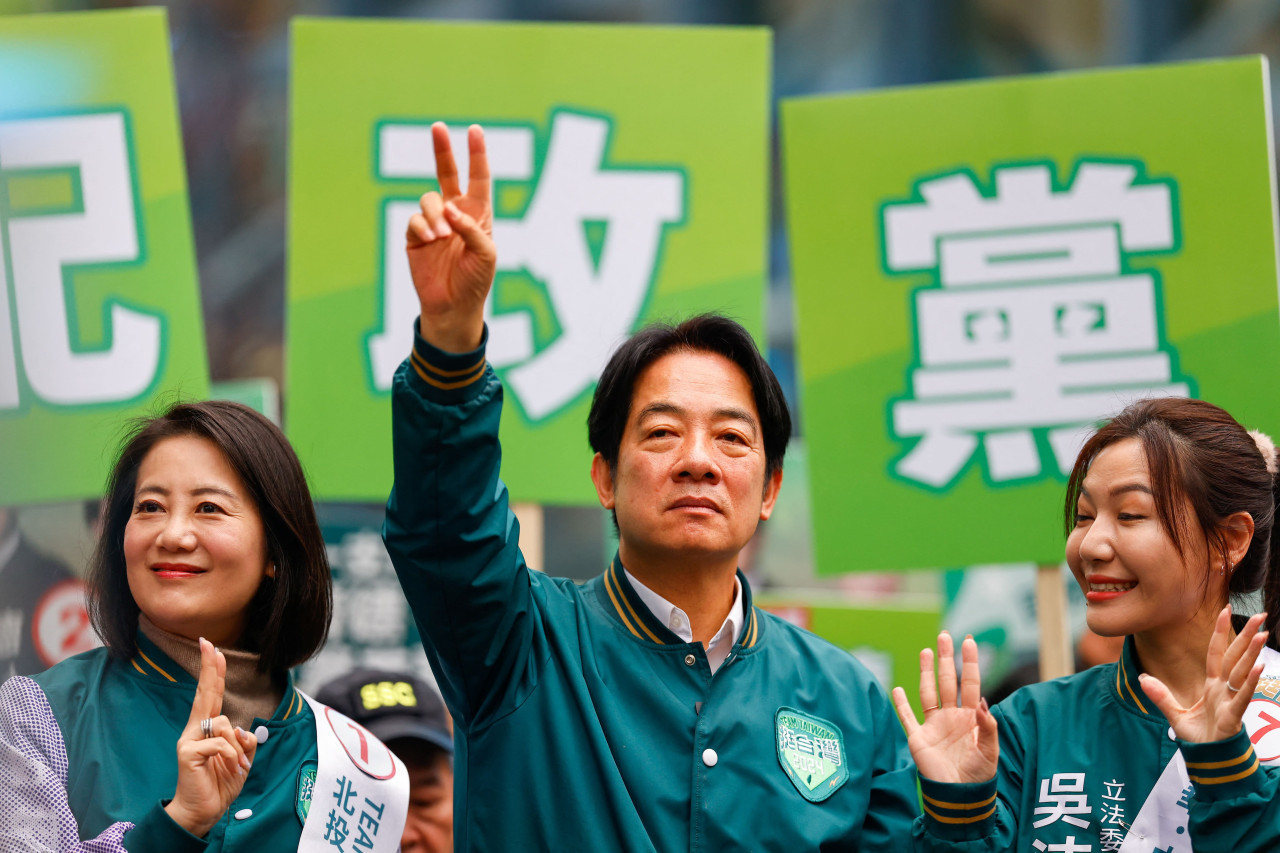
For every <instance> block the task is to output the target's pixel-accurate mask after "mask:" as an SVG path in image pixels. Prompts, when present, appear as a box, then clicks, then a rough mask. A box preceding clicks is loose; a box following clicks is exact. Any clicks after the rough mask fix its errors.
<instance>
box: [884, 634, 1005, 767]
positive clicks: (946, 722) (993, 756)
mask: <svg viewBox="0 0 1280 853" xmlns="http://www.w3.org/2000/svg"><path fill="white" fill-rule="evenodd" d="M957 693H958V695H957ZM957 699H958V700H959V701H957ZM920 702H921V704H922V705H924V723H923V724H922V723H919V722H917V721H916V714H915V711H913V710H912V709H911V704H910V703H909V702H908V701H907V693H906V691H905V690H903V689H902V688H901V687H895V688H893V704H894V705H895V706H896V707H897V709H898V719H900V720H901V721H902V727H903V728H904V729H905V730H906V732H907V746H908V747H910V748H911V757H912V758H913V759H915V762H916V767H917V768H918V769H919V771H920V775H921V776H924V777H926V778H928V779H932V780H934V781H935V782H986V781H987V780H989V779H992V778H994V777H995V775H996V765H997V764H998V763H999V760H1000V741H999V738H998V736H997V734H996V718H995V717H993V716H992V715H991V710H990V709H989V708H988V707H987V700H986V699H983V698H982V677H981V674H980V673H979V671H978V644H977V643H975V642H974V641H973V638H972V637H966V638H965V640H964V643H963V644H962V645H961V671H960V687H959V691H957V690H956V662H955V646H954V644H953V643H952V641H951V635H950V634H948V633H947V632H946V631H943V632H942V633H941V634H939V635H938V671H937V675H936V678H935V675H934V666H933V650H932V649H924V650H922V651H921V652H920Z"/></svg>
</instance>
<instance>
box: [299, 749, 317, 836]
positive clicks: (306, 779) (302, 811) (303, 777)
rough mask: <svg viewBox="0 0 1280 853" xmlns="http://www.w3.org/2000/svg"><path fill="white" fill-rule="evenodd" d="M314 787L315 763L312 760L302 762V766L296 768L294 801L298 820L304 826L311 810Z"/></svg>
mask: <svg viewBox="0 0 1280 853" xmlns="http://www.w3.org/2000/svg"><path fill="white" fill-rule="evenodd" d="M315 789H316V763H315V762H314V761H307V762H304V763H303V765H302V767H300V768H298V796H297V799H296V800H295V801H294V807H295V810H296V811H297V812H298V820H300V821H302V824H303V826H306V823H307V815H308V814H309V813H310V812H311V796H312V794H313V793H314V792H315Z"/></svg>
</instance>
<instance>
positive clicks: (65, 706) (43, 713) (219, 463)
mask: <svg viewBox="0 0 1280 853" xmlns="http://www.w3.org/2000/svg"><path fill="white" fill-rule="evenodd" d="M331 595H332V592H331V583H330V577H329V565H328V560H327V558H326V555H325V547H324V540H323V538H322V536H321V534H320V529H319V526H318V525H317V523H316V518H315V511H314V508H313V506H312V503H311V498H310V494H309V492H308V489H307V484H306V479H305V477H304V475H303V473H302V468H301V466H300V465H299V464H298V460H297V457H296V456H295V455H294V453H293V449H292V448H291V447H290V446H289V443H288V441H287V440H286V439H285V437H284V435H283V434H282V433H281V432H280V430H279V429H277V428H276V427H275V426H274V425H273V424H271V423H270V422H269V421H267V420H266V419H265V418H263V417H262V416H260V415H258V414H257V413H255V412H253V411H252V410H250V409H248V408H246V407H244V406H241V405H239V404H235V403H226V402H208V403H190V404H180V405H177V406H174V407H172V408H171V409H170V410H169V411H167V412H165V413H164V414H163V415H161V416H159V417H156V418H153V419H151V420H149V421H145V422H143V423H141V424H139V425H138V428H137V429H136V430H135V431H134V433H133V434H132V436H131V437H130V439H129V440H128V442H127V443H126V445H125V447H124V449H123V451H122V453H121V455H120V458H119V460H118V461H117V463H116V465H115V468H114V470H113V471H112V474H111V479H110V481H109V483H108V490H107V496H106V501H105V509H104V517H103V523H102V532H101V535H100V538H99V542H98V548H97V552H96V554H95V556H94V559H93V563H92V565H91V567H90V571H89V577H88V599H89V600H88V604H89V612H90V614H91V617H92V620H93V625H94V628H95V629H96V630H97V632H98V634H99V636H101V637H102V639H103V641H104V643H105V644H106V647H105V648H100V649H95V650H93V651H90V652H85V653H84V654H81V655H77V656H75V657H72V658H70V659H68V660H66V661H63V662H62V663H60V664H58V665H57V666H55V667H53V668H52V669H50V670H48V671H46V672H44V673H41V674H39V675H37V676H35V677H34V678H23V677H14V678H11V679H9V680H8V681H6V682H5V683H4V685H3V687H0V850H10V849H20V850H57V851H81V850H83V851H90V850H92V851H95V853H119V851H123V850H126V849H127V850H128V851H130V853H147V851H166V853H172V852H173V851H177V853H183V851H213V850H233V849H244V850H254V851H258V850H262V851H280V850H297V849H298V845H299V839H300V837H301V836H302V830H303V824H304V819H305V817H306V813H307V808H308V807H309V804H310V798H311V783H312V780H314V779H315V768H316V760H317V739H316V738H317V735H316V729H317V727H316V723H315V717H314V715H313V714H312V712H311V709H310V705H309V703H308V702H306V701H305V698H304V697H303V696H302V695H301V694H299V693H298V691H297V690H295V689H294V687H293V684H292V681H291V679H290V677H289V674H288V671H289V668H290V667H291V666H294V665H296V664H298V663H300V662H302V661H303V660H305V659H307V658H308V657H310V656H311V655H312V654H313V653H314V652H315V651H316V650H317V649H318V648H319V647H320V645H321V644H322V643H323V642H324V637H325V635H326V633H327V630H328V625H329V615H330V611H331ZM255 733H256V734H255ZM175 747H176V755H175ZM308 768H310V772H309V774H308ZM304 795H305V796H304ZM322 796H324V797H325V799H326V800H327V799H328V797H327V794H322ZM329 804H330V803H326V805H329ZM354 822H355V820H354V819H353V820H352V824H354ZM353 829H354V828H353ZM390 834H391V835H393V836H394V842H398V841H399V837H400V832H399V827H395V828H394V829H392V830H390ZM352 840H353V841H354V840H355V836H354V834H353V837H352ZM384 846H385V847H389V849H392V850H394V849H395V846H396V844H395V843H388V844H387V845H384Z"/></svg>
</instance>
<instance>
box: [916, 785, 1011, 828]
mask: <svg viewBox="0 0 1280 853" xmlns="http://www.w3.org/2000/svg"><path fill="white" fill-rule="evenodd" d="M920 796H921V798H922V800H923V801H924V814H925V820H926V822H927V823H929V824H930V832H931V833H932V834H935V835H940V836H943V837H946V836H951V837H955V836H957V835H964V836H965V837H977V836H980V835H982V834H984V833H985V830H986V827H987V825H988V824H989V822H990V821H991V820H992V819H994V817H995V813H996V780H995V779H994V778H993V779H991V780H989V781H987V782H977V783H972V784H969V783H961V782H935V781H934V780H932V779H926V778H925V777H924V776H921V777H920Z"/></svg>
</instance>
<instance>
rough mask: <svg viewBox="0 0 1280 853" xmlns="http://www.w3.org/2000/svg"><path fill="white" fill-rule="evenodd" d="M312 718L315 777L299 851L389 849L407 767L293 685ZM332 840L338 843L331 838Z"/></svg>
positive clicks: (405, 807) (400, 818) (385, 852)
mask: <svg viewBox="0 0 1280 853" xmlns="http://www.w3.org/2000/svg"><path fill="white" fill-rule="evenodd" d="M298 692H299V693H300V694H301V695H302V698H303V699H306V700H307V704H308V705H310V706H311V713H312V714H313V715H314V716H315V718H316V756H317V761H316V764H317V767H316V781H315V787H314V788H313V789H312V795H311V808H310V810H309V811H308V812H307V819H306V821H305V822H304V823H303V825H302V838H301V839H300V840H299V841H298V851H299V853H334V851H335V850H337V849H338V844H340V845H341V848H342V849H343V850H344V851H346V853H395V851H397V850H399V849H400V835H401V833H402V832H403V831H404V821H405V817H406V816H407V815H408V813H409V772H408V771H407V770H406V769H405V766H404V763H403V762H402V761H401V760H400V759H399V758H396V756H395V755H394V754H393V753H392V752H391V750H390V749H388V748H387V747H386V745H385V744H383V742H382V741H380V740H378V739H377V738H376V737H374V736H373V735H372V734H370V733H369V730H368V729H366V728H365V727H364V726H361V725H360V724H358V723H356V722H354V721H352V720H351V718H350V717H347V716H345V715H343V714H340V713H338V712H337V711H335V710H333V709H332V708H330V707H329V706H327V705H321V704H320V703H319V702H317V701H316V700H314V699H312V698H311V697H310V696H308V695H307V694H305V693H303V692H302V691H301V690H299V691H298ZM335 841H337V842H338V844H335Z"/></svg>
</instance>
